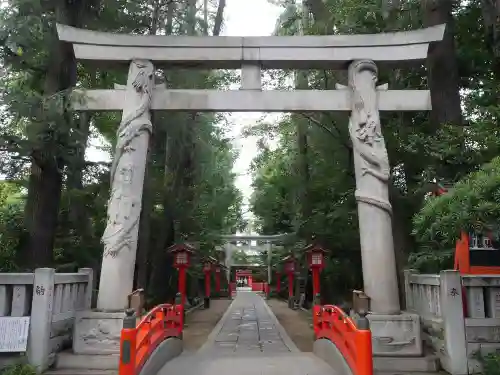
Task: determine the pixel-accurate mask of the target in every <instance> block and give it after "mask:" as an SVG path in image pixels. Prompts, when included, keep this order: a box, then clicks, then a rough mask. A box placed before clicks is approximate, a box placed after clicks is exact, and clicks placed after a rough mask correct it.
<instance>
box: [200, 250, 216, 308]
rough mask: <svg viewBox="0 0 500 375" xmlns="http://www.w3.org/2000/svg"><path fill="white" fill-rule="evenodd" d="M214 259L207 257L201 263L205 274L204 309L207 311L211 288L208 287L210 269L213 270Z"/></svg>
mask: <svg viewBox="0 0 500 375" xmlns="http://www.w3.org/2000/svg"><path fill="white" fill-rule="evenodd" d="M214 263H215V259H213V258H211V257H208V258H206V259H205V260H204V262H203V273H204V274H205V300H204V307H205V308H206V309H208V308H209V307H210V294H211V286H210V276H211V273H212V269H213V268H214Z"/></svg>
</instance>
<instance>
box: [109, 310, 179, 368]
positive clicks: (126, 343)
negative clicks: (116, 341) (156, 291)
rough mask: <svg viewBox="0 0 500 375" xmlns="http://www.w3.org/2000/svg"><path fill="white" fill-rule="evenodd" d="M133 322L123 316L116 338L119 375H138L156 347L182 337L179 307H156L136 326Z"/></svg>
mask: <svg viewBox="0 0 500 375" xmlns="http://www.w3.org/2000/svg"><path fill="white" fill-rule="evenodd" d="M127 313H128V312H127ZM135 322H136V318H135V316H134V315H133V314H131V315H128V314H127V317H126V318H125V320H124V324H123V325H124V327H123V329H122V332H121V338H120V364H119V369H118V371H119V375H137V374H139V372H140V371H141V369H142V367H143V366H144V364H145V363H146V361H147V360H148V358H149V357H150V355H151V353H153V351H154V350H155V349H156V348H157V347H158V345H160V344H161V343H162V342H163V341H164V340H165V339H167V338H169V337H179V338H180V337H181V336H182V325H181V324H182V323H181V322H182V307H181V306H180V305H170V304H163V305H158V306H156V307H155V308H154V309H152V310H151V311H150V312H149V313H148V314H147V315H146V316H145V317H144V318H143V319H142V320H141V321H140V322H139V324H137V326H135Z"/></svg>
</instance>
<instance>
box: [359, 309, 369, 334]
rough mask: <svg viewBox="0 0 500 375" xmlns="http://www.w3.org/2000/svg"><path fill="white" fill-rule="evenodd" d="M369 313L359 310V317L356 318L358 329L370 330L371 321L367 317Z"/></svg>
mask: <svg viewBox="0 0 500 375" xmlns="http://www.w3.org/2000/svg"><path fill="white" fill-rule="evenodd" d="M367 315H368V311H366V310H359V311H358V317H357V318H356V326H357V327H358V329H364V330H369V329H370V321H369V320H368V318H367V317H366V316H367Z"/></svg>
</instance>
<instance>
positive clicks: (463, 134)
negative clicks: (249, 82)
mask: <svg viewBox="0 0 500 375" xmlns="http://www.w3.org/2000/svg"><path fill="white" fill-rule="evenodd" d="M282 3H283V4H284V12H283V13H282V17H281V19H280V22H279V23H278V26H277V28H276V33H277V34H278V35H296V34H298V33H304V34H306V35H316V34H359V33H378V32H391V31H403V30H413V29H418V28H421V27H426V26H432V25H437V24H441V23H446V24H447V30H446V33H445V37H444V40H443V42H442V43H439V44H436V45H431V48H430V54H429V58H428V61H427V63H426V64H425V66H424V65H422V66H421V67H416V68H413V69H398V70H387V69H383V68H382V69H380V73H379V82H380V83H388V84H389V88H392V89H404V88H413V89H427V88H430V89H431V90H432V105H433V110H432V112H431V113H415V112H406V113H397V112H392V113H385V114H382V117H381V122H382V131H383V134H384V137H385V140H386V146H387V149H388V154H389V161H390V163H391V167H392V171H391V172H392V179H391V185H390V198H391V203H392V205H393V233H394V242H395V251H396V259H397V263H398V269H399V271H400V274H401V273H402V271H403V269H404V268H405V267H408V266H411V267H413V268H420V269H421V270H423V271H433V272H434V271H438V270H439V269H442V268H452V267H453V263H452V261H451V254H452V252H451V251H450V249H452V248H453V247H454V243H455V239H456V238H457V236H458V233H459V232H460V229H467V228H469V227H471V226H475V227H477V226H479V227H480V228H478V229H481V228H484V227H488V228H491V227H492V226H495V224H496V222H497V221H498V219H499V218H500V211H499V209H500V205H499V203H500V199H499V198H500V177H499V176H500V173H499V172H500V163H499V162H500V159H494V160H493V161H492V159H493V158H495V157H497V156H498V155H499V151H500V138H499V135H500V133H499V130H500V128H499V125H500V123H499V114H500V103H499V99H500V97H499V95H498V93H499V92H500V23H499V22H500V21H499V20H500V17H499V15H500V8H499V7H500V5H499V3H498V2H495V1H489V0H471V1H452V0H418V1H417V0H416V1H412V0H409V1H401V0H397V1H380V0H363V1H361V0H324V1H323V0H306V1H305V5H306V6H307V7H306V8H303V7H302V6H297V5H295V4H294V2H292V1H287V2H285V1H283V2H282ZM307 13H310V14H309V15H307ZM304 20H305V21H304ZM304 76H305V77H306V78H307V80H304V79H296V80H295V82H294V83H293V84H294V85H295V87H299V88H304V85H308V87H309V88H312V89H334V88H335V83H341V84H345V83H346V81H347V78H346V74H345V72H335V71H309V72H307V73H305V74H303V75H302V77H304ZM284 77H285V73H282V74H279V73H277V74H276V75H275V78H276V80H277V81H278V82H280V83H281V86H282V87H286V86H287V85H289V84H290V82H293V80H290V79H288V80H285V79H284ZM301 85H302V86H301ZM348 116H349V115H348V114H340V113H333V112H331V113H321V114H308V113H304V114H293V115H288V116H284V117H283V119H282V120H281V121H279V122H277V123H266V122H265V121H263V122H262V123H259V124H256V125H255V126H253V127H251V128H249V129H247V133H248V134H253V135H255V136H258V137H259V138H260V141H259V148H260V152H259V155H258V157H256V158H255V159H254V161H253V164H252V172H253V175H254V184H253V186H254V189H255V190H254V194H253V197H252V210H253V212H254V213H255V215H256V216H257V218H258V223H257V224H258V227H259V228H260V230H261V231H262V233H265V234H271V233H275V232H292V231H297V232H298V233H299V237H300V238H302V239H303V240H307V239H308V238H310V237H311V236H312V235H315V236H316V238H317V239H318V240H319V241H320V242H321V243H322V244H323V245H324V246H325V247H326V248H327V249H329V250H330V251H331V254H330V257H329V258H330V259H329V261H328V264H327V268H326V270H325V272H323V274H322V281H323V285H324V286H323V289H322V290H323V291H325V290H326V293H327V294H328V297H330V296H333V295H335V294H336V293H337V294H338V293H340V294H342V293H345V292H347V291H349V290H351V289H352V288H361V287H362V279H361V263H360V262H361V259H360V248H359V246H360V242H359V234H358V218H357V209H356V202H355V198H354V190H355V180H354V169H353V160H352V148H351V143H350V139H349V134H348ZM270 138H272V139H275V140H277V142H278V145H277V146H275V145H274V143H273V142H270V141H269V139H270ZM490 161H491V163H490ZM485 164H486V165H485ZM483 166H484V169H483V170H480V171H478V169H480V168H482V167H483ZM476 171H478V172H476ZM471 172H475V173H474V174H472V175H471V176H469V173H471ZM460 180H463V181H460ZM433 181H437V182H440V183H444V184H447V185H448V184H449V185H454V183H456V182H457V181H460V183H459V184H458V185H457V189H456V190H454V191H452V192H451V193H449V194H448V195H445V196H442V197H440V198H434V199H429V198H427V195H428V193H429V191H431V189H432V187H431V186H430V184H429V183H430V182H433ZM297 250H298V248H297ZM297 253H299V252H297ZM303 263H304V258H302V264H303ZM303 270H304V272H305V267H304V268H303ZM337 301H338V297H337ZM333 302H335V301H333Z"/></svg>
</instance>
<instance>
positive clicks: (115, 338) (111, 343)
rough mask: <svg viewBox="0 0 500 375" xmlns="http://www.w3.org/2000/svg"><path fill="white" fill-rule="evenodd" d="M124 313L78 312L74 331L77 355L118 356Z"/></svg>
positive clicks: (74, 344) (74, 347) (74, 348)
mask: <svg viewBox="0 0 500 375" xmlns="http://www.w3.org/2000/svg"><path fill="white" fill-rule="evenodd" d="M124 316H125V314H124V313H104V312H97V311H78V312H77V313H76V317H75V325H74V329H73V351H74V352H75V353H76V354H118V353H120V333H121V329H122V326H123V318H124Z"/></svg>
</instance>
